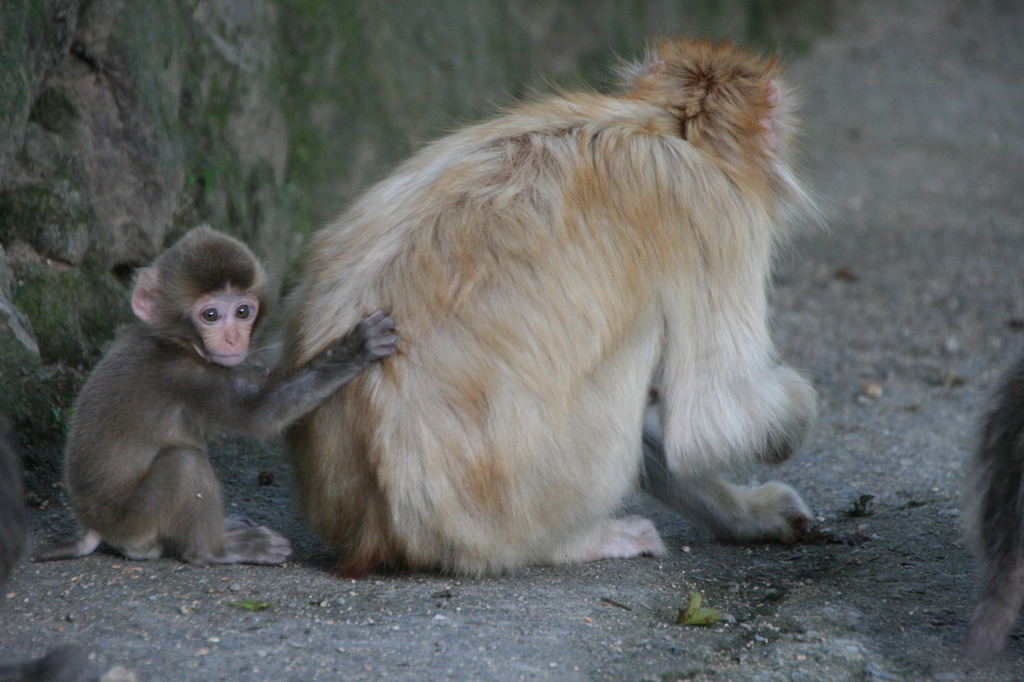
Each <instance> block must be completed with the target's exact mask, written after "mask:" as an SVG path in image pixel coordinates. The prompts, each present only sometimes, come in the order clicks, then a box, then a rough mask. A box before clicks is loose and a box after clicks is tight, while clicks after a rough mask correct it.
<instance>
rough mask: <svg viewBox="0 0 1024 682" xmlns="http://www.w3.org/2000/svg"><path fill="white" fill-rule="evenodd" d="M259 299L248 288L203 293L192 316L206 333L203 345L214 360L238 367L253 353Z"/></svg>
mask: <svg viewBox="0 0 1024 682" xmlns="http://www.w3.org/2000/svg"><path fill="white" fill-rule="evenodd" d="M259 308H260V304H259V302H258V301H257V300H256V299H255V298H253V297H252V296H249V295H248V294H246V293H244V292H236V291H233V290H231V289H227V290H224V291H219V292H217V293H214V294H208V295H206V296H203V297H202V298H200V299H199V300H198V301H196V302H195V304H194V305H193V306H192V320H193V321H194V322H195V325H196V329H198V330H199V333H200V334H202V337H203V349H204V350H205V353H206V357H207V358H208V359H209V360H210V362H215V363H217V364H218V365H223V366H225V367H234V366H235V365H237V364H239V363H240V362H242V361H243V360H245V356H246V355H248V353H249V335H250V334H251V333H252V325H253V323H254V322H256V316H257V315H258V314H259V312H260V309H259Z"/></svg>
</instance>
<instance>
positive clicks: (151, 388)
mask: <svg viewBox="0 0 1024 682" xmlns="http://www.w3.org/2000/svg"><path fill="white" fill-rule="evenodd" d="M265 279H266V277H265V275H264V272H263V267H262V266H261V265H260V263H259V261H258V260H256V257H255V256H254V255H253V254H252V252H251V251H250V250H249V249H248V248H247V247H246V246H245V245H244V244H242V243H241V242H240V241H238V240H237V239H234V238H232V237H228V236H227V235H223V234H219V233H217V232H214V231H213V230H210V229H209V228H196V229H194V230H192V231H190V232H189V233H188V234H186V235H185V236H184V237H183V238H182V239H181V241H179V242H178V243H177V244H175V245H174V246H172V247H171V248H170V249H168V250H167V251H165V252H164V253H163V254H161V255H160V257H159V258H158V259H157V260H156V261H155V262H154V263H153V265H152V266H151V267H148V268H145V269H143V270H141V271H140V272H139V274H138V276H137V277H136V281H135V286H134V289H133V291H132V310H133V311H134V312H135V314H136V316H137V317H138V318H139V323H137V324H135V325H133V326H131V327H128V328H127V329H125V330H123V331H122V332H121V334H119V336H118V339H117V341H116V342H115V344H114V346H113V347H112V348H111V349H110V351H108V352H107V354H106V355H105V356H104V358H103V360H102V361H100V363H99V364H98V365H97V366H96V369H95V370H93V373H92V374H91V375H90V377H89V380H88V381H87V382H86V384H85V386H84V387H83V388H82V392H81V393H80V394H79V396H78V399H77V401H76V403H75V412H74V417H73V419H72V423H71V432H70V434H69V436H68V443H67V448H66V453H65V454H66V457H65V479H66V481H67V488H68V496H69V497H70V500H71V507H72V510H73V511H74V513H75V517H76V518H77V519H78V521H79V522H80V523H81V525H82V526H83V527H84V529H85V532H84V533H83V534H82V536H81V537H80V538H79V539H78V540H77V541H75V542H73V543H70V544H67V545H60V546H55V547H49V548H44V549H43V550H42V551H40V552H39V553H37V554H36V557H35V558H36V559H37V560H52V559H68V558H74V557H79V556H84V555H86V554H89V553H91V552H92V551H93V550H95V549H96V547H97V546H98V545H99V543H100V541H101V540H105V541H106V542H107V543H108V544H110V545H112V546H113V547H115V548H116V549H118V551H120V552H121V553H123V554H124V555H125V556H127V557H128V558H130V559H155V558H158V557H161V556H167V555H173V556H178V557H181V558H182V559H184V560H186V561H188V562H190V563H195V564H208V563H254V564H277V563H281V562H283V561H285V560H286V559H287V558H288V556H289V555H290V554H291V546H290V544H289V542H288V540H287V538H285V537H284V536H282V535H280V534H279V533H277V532H275V531H273V530H271V529H270V528H267V527H265V526H257V525H255V524H253V523H251V522H249V521H248V520H246V519H241V518H237V517H225V516H224V510H223V507H222V505H221V497H220V485H219V483H218V482H217V477H216V474H215V473H214V471H213V467H212V466H211V465H210V462H209V457H208V455H207V452H206V442H207V440H208V439H209V438H210V437H211V436H213V435H215V434H218V433H229V432H236V433H239V432H240V433H249V434H257V435H266V434H273V433H276V432H278V431H280V430H281V429H283V428H284V427H285V425H287V424H288V423H289V422H291V421H293V420H294V419H296V418H297V417H300V416H302V415H303V414H305V413H306V412H307V411H309V410H310V409H312V408H313V407H314V406H316V405H317V404H318V403H319V402H320V401H321V400H323V399H324V398H326V397H327V396H328V395H330V394H331V393H333V392H334V391H336V390H337V389H338V388H339V387H340V386H342V385H344V384H345V382H347V381H349V380H350V379H351V378H352V377H354V376H356V375H357V374H359V372H361V371H363V370H364V369H365V368H366V367H367V366H369V365H370V364H371V363H372V362H374V361H375V360H378V359H380V358H383V357H386V356H388V355H391V354H392V353H393V352H394V350H395V343H396V341H397V337H396V336H395V334H394V333H393V332H394V322H393V321H392V320H391V318H389V317H388V316H387V315H386V314H385V313H384V312H383V311H377V312H376V313H374V314H372V315H370V316H369V317H366V318H364V319H362V320H358V321H356V322H355V323H354V324H353V325H352V328H351V329H347V328H346V329H345V330H342V331H341V332H340V333H339V334H338V337H340V339H339V338H337V337H336V338H335V339H332V340H331V343H330V344H328V345H326V346H325V348H324V349H322V351H321V352H319V353H318V354H317V355H316V356H315V357H312V358H309V360H308V362H304V363H303V364H302V365H301V366H300V367H296V368H293V369H289V370H277V371H274V372H271V373H270V374H269V375H268V374H266V373H264V372H262V371H256V370H243V369H239V368H237V367H236V366H237V365H239V364H240V363H241V362H243V361H244V360H245V358H246V355H247V354H248V351H249V338H250V334H251V333H252V331H253V329H254V328H255V326H256V324H257V322H258V321H259V320H260V319H261V315H260V313H261V312H262V311H264V310H265V308H266V301H265V298H266V296H265V291H264V289H265V284H264V282H265Z"/></svg>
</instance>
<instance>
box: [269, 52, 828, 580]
mask: <svg viewBox="0 0 1024 682" xmlns="http://www.w3.org/2000/svg"><path fill="white" fill-rule="evenodd" d="M778 75H779V74H778V69H777V68H776V66H775V63H774V61H768V62H764V61H761V60H759V59H758V58H755V57H753V56H751V55H749V54H747V53H745V52H742V51H740V50H738V49H733V48H731V47H729V46H726V45H719V46H714V45H711V44H710V43H708V42H689V41H679V42H666V43H663V44H661V45H659V46H658V47H657V48H656V49H655V50H653V51H652V52H651V53H650V55H649V57H648V58H647V59H646V61H644V62H643V63H641V64H639V65H637V66H635V67H634V68H630V69H627V70H626V71H625V88H624V91H623V93H622V94H620V95H616V96H607V95H601V94H593V93H580V94H566V95H562V96H557V97H551V98H549V99H547V100H544V101H541V102H538V103H533V104H527V105H525V106H521V107H519V108H517V109H514V110H512V111H511V112H510V113H507V114H506V115H504V116H501V117H499V118H496V119H494V120H492V121H489V122H487V123H483V124H481V125H476V126H473V127H469V128H466V129H464V130H462V131H460V132H457V133H455V134H453V135H451V136H449V137H446V138H444V139H442V140H440V141H438V142H436V143H434V144H432V145H430V146H428V147H427V148H425V149H424V150H422V151H421V152H420V153H419V154H417V155H416V156H415V157H413V158H412V159H411V160H409V161H408V162H406V163H405V164H404V165H402V166H401V167H400V168H398V169H397V171H396V172H394V173H393V174H392V175H391V177H389V178H388V179H386V180H384V181H383V182H381V183H379V184H378V185H376V186H375V187H373V188H371V189H370V190H369V191H368V192H366V194H365V195H364V196H363V197H362V198H361V199H360V200H358V201H357V202H356V203H355V205H354V206H353V207H352V208H351V209H350V210H349V211H348V212H347V213H346V214H344V215H343V216H342V217H341V218H339V219H338V220H337V221H336V222H334V223H333V224H331V225H329V226H328V227H327V228H326V229H324V230H323V231H322V232H320V233H319V234H318V235H317V237H316V238H315V240H314V242H313V245H312V249H311V253H310V257H309V260H308V261H307V262H308V269H307V272H306V274H305V279H304V282H303V284H302V286H301V287H300V289H299V291H298V292H297V294H296V297H295V299H294V300H295V301H297V306H296V309H295V316H294V319H293V321H292V323H291V327H290V330H289V335H288V344H287V348H286V355H287V356H288V357H289V358H290V361H291V362H292V363H294V364H296V365H299V364H301V363H303V362H306V361H307V360H308V359H309V358H311V357H313V356H315V354H316V353H317V352H319V351H320V350H321V349H323V348H325V347H326V346H327V345H328V344H329V343H330V342H331V340H332V339H334V338H337V337H338V336H339V335H340V334H342V333H343V332H344V331H345V330H347V329H348V328H349V327H351V326H352V325H353V324H354V323H355V322H356V321H357V320H358V319H359V318H360V317H361V316H362V315H363V314H364V313H365V311H367V310H373V309H377V308H385V309H389V310H391V311H392V314H393V315H394V317H395V319H397V320H400V321H401V325H402V331H403V333H402V340H401V342H400V344H399V353H398V354H397V355H395V356H393V357H391V358H387V359H385V360H384V361H383V363H382V364H381V365H379V366H377V367H371V368H370V369H369V370H368V371H367V372H366V373H365V374H363V375H361V376H360V377H358V378H356V379H354V380H353V381H352V383H350V384H349V385H348V386H347V387H345V389H343V390H342V391H341V392H339V393H338V394H337V395H336V396H335V397H333V398H330V399H328V400H327V401H326V402H325V403H323V404H322V405H321V406H320V407H319V408H317V409H316V410H315V411H314V412H313V413H311V415H309V416H308V417H307V418H305V419H304V420H303V421H301V422H299V424H298V425H297V426H296V427H295V428H293V429H292V430H291V431H290V435H289V440H290V445H291V448H292V451H293V457H294V462H295V465H296V469H297V476H298V481H299V487H300V494H301V498H302V503H303V508H304V512H305V514H306V516H307V517H308V518H309V519H310V521H311V522H312V523H313V525H314V526H315V527H316V528H318V529H319V531H320V532H321V533H322V534H323V535H324V537H325V538H326V540H327V542H328V543H329V544H330V545H331V546H332V548H333V549H334V550H335V551H337V552H338V554H339V556H340V560H341V564H340V570H342V571H343V572H345V573H348V574H358V573H361V572H364V571H367V570H373V569H377V568H380V567H389V566H390V567H406V568H427V569H432V568H436V569H441V570H445V571H452V572H456V573H467V574H484V573H492V572H498V571H502V570H505V569H510V568H514V567H517V566H522V565H524V564H530V563H548V562H571V561H584V560H592V559H600V558H606V557H628V556H635V555H638V554H654V555H658V554H661V553H662V552H663V551H664V547H663V545H662V542H661V540H660V538H659V537H658V534H657V531H656V530H655V529H654V527H653V525H652V524H651V523H650V522H649V521H647V520H645V519H640V518H636V517H632V518H628V519H612V518H611V516H612V514H613V513H614V512H615V511H616V509H617V507H618V506H619V505H620V503H621V501H622V499H623V497H624V496H625V495H626V494H627V493H628V492H629V491H630V490H632V489H633V488H634V487H635V486H636V485H637V483H638V481H640V480H641V478H642V476H641V470H642V465H643V461H644V458H643V457H642V456H641V440H642V438H641V435H642V432H643V420H644V408H645V405H646V402H647V395H648V389H649V387H650V385H651V382H652V377H653V376H654V375H655V373H656V372H659V371H660V373H661V377H662V380H661V389H660V394H661V401H660V407H659V413H660V414H659V415H658V416H659V419H658V420H656V421H658V422H660V425H661V426H660V427H657V426H656V427H655V428H654V429H652V430H651V431H650V432H647V433H644V438H643V442H644V444H645V448H644V449H645V451H646V453H647V468H648V474H649V476H648V479H647V480H648V484H649V488H650V489H651V490H652V492H654V493H655V494H656V495H658V496H659V497H661V498H662V499H665V500H666V501H667V502H668V503H669V504H671V505H672V506H674V507H675V508H677V509H679V510H680V511H682V512H684V513H687V514H689V515H691V516H693V517H695V518H696V519H698V520H700V521H702V522H703V523H705V524H707V525H708V526H709V527H710V528H712V529H713V530H714V531H715V532H716V533H717V534H718V535H719V536H722V537H725V538H729V539H733V540H738V541H751V540H783V541H789V540H792V539H794V537H795V535H796V533H797V532H798V530H799V529H800V528H802V527H803V526H804V525H806V523H807V519H808V517H809V511H808V509H807V507H806V505H804V503H803V502H802V501H801V500H800V497H799V496H798V495H797V493H796V492H795V491H793V490H792V489H791V488H789V487H788V486H785V485H782V484H780V483H768V484H766V485H763V486H760V487H757V488H750V487H743V486H738V485H733V484H730V483H727V482H725V481H723V480H722V479H721V478H719V474H720V473H721V472H722V471H724V470H728V469H731V468H733V467H736V466H737V465H742V464H744V463H749V462H754V461H768V462H778V461H781V460H784V459H786V458H787V457H788V456H789V455H790V453H791V452H792V450H793V448H794V447H795V446H796V445H797V444H798V443H799V441H800V439H801V438H802V436H803V435H804V432H805V431H806V429H807V427H808V425H809V424H810V423H811V422H812V420H813V418H814V416H815V411H816V407H815V394H814V390H813V389H812V388H811V386H810V384H809V383H808V382H807V381H806V380H805V379H803V378H801V377H800V376H799V375H798V374H797V373H796V372H795V371H793V370H792V369H790V368H788V367H785V366H781V365H779V364H778V362H777V360H776V356H775V353H774V350H773V347H772V343H771V340H770V338H769V334H768V325H767V323H766V316H767V304H766V292H765V290H766V282H767V279H768V274H769V266H770V259H771V255H772V252H773V250H774V249H775V247H776V246H777V244H778V242H779V241H780V238H782V237H784V236H785V234H786V232H787V226H788V224H789V223H790V221H791V219H792V218H794V217H795V216H797V215H798V214H799V213H800V212H808V211H812V210H813V209H812V208H811V205H810V201H809V199H808V197H807V195H806V193H805V192H804V191H803V189H801V187H800V186H799V185H798V184H797V181H796V179H795V177H794V175H793V173H792V171H791V169H790V166H789V165H788V158H787V153H788V151H789V147H790V142H791V136H792V130H791V113H790V100H789V98H788V97H787V95H786V91H785V87H784V86H783V85H782V84H781V82H780V81H779V78H778ZM658 429H660V430H661V433H660V434H659V433H658ZM662 442H663V443H664V447H662Z"/></svg>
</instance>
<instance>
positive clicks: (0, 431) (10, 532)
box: [0, 416, 88, 682]
mask: <svg viewBox="0 0 1024 682" xmlns="http://www.w3.org/2000/svg"><path fill="white" fill-rule="evenodd" d="M27 528H28V507H27V506H26V505H25V487H24V482H23V480H22V467H21V455H20V454H19V453H18V451H17V450H15V448H14V436H13V434H12V433H11V432H10V429H9V427H8V424H7V420H6V419H5V418H4V417H2V416H0V590H3V589H4V588H5V587H6V586H7V579H8V578H9V577H10V576H11V573H12V572H13V570H14V564H15V563H16V562H17V561H18V559H19V558H20V557H21V554H22V551H23V550H24V546H25V536H26V534H27ZM87 665H88V657H87V656H86V654H85V652H84V651H82V650H81V649H79V648H78V647H76V646H73V645H65V646H60V647H57V648H55V649H53V650H52V651H50V653H48V654H47V655H46V656H43V657H42V658H40V659H37V660H35V661H29V662H28V663H16V664H9V663H7V664H0V682H24V681H31V682H75V680H78V679H81V678H82V677H83V676H84V675H85V672H86V667H87Z"/></svg>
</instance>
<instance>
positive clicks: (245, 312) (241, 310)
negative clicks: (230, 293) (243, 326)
mask: <svg viewBox="0 0 1024 682" xmlns="http://www.w3.org/2000/svg"><path fill="white" fill-rule="evenodd" d="M235 317H237V318H238V319H240V320H248V319H249V318H250V317H252V306H251V305H247V304H243V305H240V306H238V307H237V308H235Z"/></svg>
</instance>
